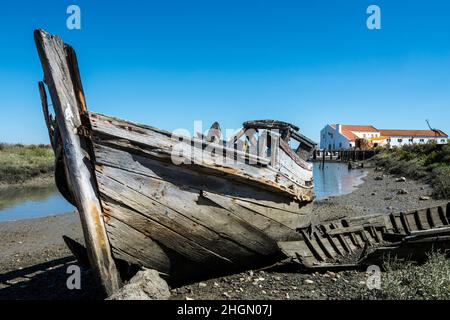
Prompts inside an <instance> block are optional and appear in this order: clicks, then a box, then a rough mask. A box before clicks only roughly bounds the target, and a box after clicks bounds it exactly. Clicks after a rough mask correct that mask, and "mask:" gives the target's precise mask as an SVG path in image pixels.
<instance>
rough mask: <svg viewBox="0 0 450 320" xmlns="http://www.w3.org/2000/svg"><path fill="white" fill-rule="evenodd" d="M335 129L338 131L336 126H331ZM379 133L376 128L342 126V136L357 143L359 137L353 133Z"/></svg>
mask: <svg viewBox="0 0 450 320" xmlns="http://www.w3.org/2000/svg"><path fill="white" fill-rule="evenodd" d="M330 126H331V127H332V128H333V129H336V125H335V124H331V125H330ZM352 131H353V132H379V130H378V129H377V128H375V127H374V126H359V125H348V124H342V125H341V132H342V134H343V135H344V136H345V137H347V139H349V140H350V141H355V140H356V139H357V138H358V137H357V136H356V135H355V134H354V133H353V132H352Z"/></svg>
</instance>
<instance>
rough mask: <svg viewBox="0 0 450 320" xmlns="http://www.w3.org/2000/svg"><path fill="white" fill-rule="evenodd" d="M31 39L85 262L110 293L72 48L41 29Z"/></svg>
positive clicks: (115, 280) (113, 281) (111, 266)
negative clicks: (81, 132) (85, 253)
mask: <svg viewBox="0 0 450 320" xmlns="http://www.w3.org/2000/svg"><path fill="white" fill-rule="evenodd" d="M34 38H35V41H36V46H37V49H38V53H39V57H40V59H41V63H42V67H43V70H44V82H45V83H46V84H47V86H48V89H49V92H50V96H51V99H52V102H53V108H54V110H55V114H56V121H57V124H58V129H59V132H60V134H61V141H62V145H63V149H64V161H65V164H66V166H67V169H68V170H67V171H68V178H69V180H70V181H71V184H72V186H73V190H72V191H73V194H74V196H75V202H76V205H77V208H78V211H79V213H80V218H81V224H82V227H83V233H84V237H85V243H86V246H87V249H88V255H89V261H90V264H91V266H92V267H93V268H94V270H95V274H96V275H97V277H98V278H99V280H100V283H101V285H102V288H103V290H104V292H105V293H106V294H107V295H110V294H112V293H113V292H115V291H117V290H118V289H119V287H120V277H119V274H118V271H117V269H116V266H115V263H114V260H113V257H112V254H111V248H110V244H109V241H108V237H107V233H106V229H105V225H104V221H103V217H102V209H101V206H100V202H99V199H98V195H97V194H98V192H97V186H96V182H95V174H94V172H93V166H92V159H91V155H90V154H89V151H88V145H89V141H86V140H87V139H85V138H84V137H82V136H80V135H78V130H79V129H80V128H81V126H82V121H81V116H80V112H82V111H84V110H85V102H84V97H83V98H82V99H81V96H80V93H81V94H82V89H81V87H80V83H81V82H80V81H79V76H77V75H76V74H75V75H74V70H76V65H75V68H74V67H73V66H71V65H70V63H69V61H68V60H70V62H72V63H73V59H74V54H73V50H72V49H68V48H70V47H68V46H66V45H65V44H64V43H63V41H62V40H61V39H60V38H59V37H54V36H51V35H50V34H48V33H46V32H45V31H43V30H36V31H35V32H34ZM74 76H75V79H74ZM77 77H78V78H77Z"/></svg>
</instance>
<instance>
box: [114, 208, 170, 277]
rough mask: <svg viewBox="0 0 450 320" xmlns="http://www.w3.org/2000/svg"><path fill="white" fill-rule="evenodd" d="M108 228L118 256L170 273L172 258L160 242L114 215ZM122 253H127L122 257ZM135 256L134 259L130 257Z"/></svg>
mask: <svg viewBox="0 0 450 320" xmlns="http://www.w3.org/2000/svg"><path fill="white" fill-rule="evenodd" d="M107 230H108V234H109V239H110V241H111V245H112V247H113V248H115V249H116V250H117V252H116V256H117V258H120V259H123V260H125V261H129V260H131V261H129V262H131V263H135V264H138V265H141V266H144V267H147V268H152V269H156V270H158V271H160V272H163V273H166V274H169V273H170V268H171V264H170V258H169V257H168V256H167V254H166V252H165V251H164V250H163V249H162V248H161V247H160V245H159V244H158V243H156V242H155V241H153V240H152V239H151V238H149V237H147V236H145V235H144V234H142V233H141V232H138V231H137V230H135V229H133V228H132V227H130V226H128V225H127V224H125V223H123V222H121V221H120V220H117V219H116V218H114V217H110V218H108V223H107ZM122 253H126V255H124V256H123V257H122ZM130 257H133V259H130Z"/></svg>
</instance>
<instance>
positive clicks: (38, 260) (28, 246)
mask: <svg viewBox="0 0 450 320" xmlns="http://www.w3.org/2000/svg"><path fill="white" fill-rule="evenodd" d="M367 171H368V174H367V176H366V177H365V178H364V180H365V182H364V183H363V184H361V185H360V186H359V187H358V188H357V189H356V190H355V191H354V192H352V193H351V194H347V195H344V196H340V197H333V198H329V199H325V200H322V201H317V202H314V203H312V204H311V205H309V206H307V207H306V208H305V210H306V211H309V212H312V213H314V215H315V216H316V217H317V219H322V220H323V219H329V218H337V217H344V216H353V215H361V214H376V213H388V212H392V211H398V210H406V209H413V208H421V207H426V206H432V205H437V204H443V203H446V202H448V200H427V201H421V200H419V198H420V197H421V196H427V195H430V194H431V192H432V190H431V188H430V187H429V186H427V185H425V184H423V183H420V182H417V181H410V180H407V181H406V182H395V178H396V177H393V176H388V175H385V176H384V177H383V180H379V181H378V180H375V177H376V176H382V175H383V172H376V171H374V169H373V168H367ZM399 189H404V190H406V191H407V194H397V191H398V190H399ZM62 235H68V236H69V237H71V238H74V239H77V240H79V241H80V242H82V234H81V226H80V222H79V218H78V216H77V214H74V213H67V214H62V215H58V216H52V217H46V218H40V219H32V220H21V221H17V222H5V223H0V299H91V298H99V297H100V295H99V291H98V288H97V287H96V285H95V282H94V281H93V278H92V275H91V274H90V272H89V271H86V270H85V271H83V277H82V283H81V286H82V288H81V290H69V289H67V287H66V279H67V277H68V275H67V274H66V270H67V266H68V265H70V264H72V263H76V261H75V259H74V257H73V256H72V255H71V253H70V251H69V250H68V249H67V248H66V247H65V245H64V243H63V240H62ZM366 277H367V276H366V274H365V273H360V272H356V271H351V272H341V273H339V274H333V273H330V274H322V275H320V274H313V275H310V274H298V273H264V272H263V273H261V272H255V273H249V272H246V273H242V274H237V275H233V276H228V277H224V278H220V279H211V280H208V281H205V282H202V283H200V284H191V285H187V286H184V287H181V288H175V289H173V290H172V292H173V298H174V299H185V298H186V297H189V298H192V299H358V298H364V297H368V296H370V292H368V291H367V289H365V285H364V283H365V280H366ZM261 279H262V280H261Z"/></svg>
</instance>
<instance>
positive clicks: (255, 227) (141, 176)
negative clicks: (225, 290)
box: [89, 113, 313, 281]
mask: <svg viewBox="0 0 450 320" xmlns="http://www.w3.org/2000/svg"><path fill="white" fill-rule="evenodd" d="M89 116H90V120H91V126H92V131H91V133H90V136H91V139H92V142H93V150H94V154H95V172H96V179H97V183H98V189H99V193H100V199H101V203H102V208H103V213H104V217H105V223H106V230H107V232H108V236H109V240H110V243H111V247H112V250H113V254H114V257H115V258H116V259H120V260H124V261H127V262H128V263H132V264H137V265H142V266H145V267H147V268H152V269H156V270H158V271H160V272H161V273H163V274H165V275H166V276H167V277H168V278H171V279H173V280H175V281H177V280H180V279H184V280H186V279H193V278H197V277H205V276H210V275H218V274H226V273H230V272H235V271H238V270H243V269H246V268H255V267H260V266H266V265H270V264H272V263H275V262H277V261H280V260H282V259H284V258H286V256H285V255H284V254H283V253H282V251H281V250H280V248H279V246H278V244H277V243H278V242H279V241H298V240H301V239H302V236H301V234H300V233H298V232H296V231H295V230H296V229H297V228H300V227H304V226H305V225H307V224H308V223H309V218H310V217H309V216H307V215H304V214H301V213H300V208H301V207H302V206H303V205H304V204H305V203H307V202H308V201H305V200H303V201H299V200H298V199H296V198H295V196H294V195H293V194H292V193H291V191H292V189H289V188H286V189H283V188H280V187H279V185H276V184H275V183H270V181H269V180H270V178H271V175H273V176H274V169H273V168H268V167H257V166H251V165H249V164H245V163H240V164H239V168H236V164H232V165H229V166H228V167H227V165H226V164H224V163H220V161H221V160H222V158H221V157H215V155H214V154H209V155H208V158H207V159H205V155H204V154H203V155H202V156H203V158H202V159H201V160H202V162H200V161H199V159H196V158H195V156H196V155H195V154H194V155H193V158H192V159H191V160H192V163H191V164H181V165H177V164H174V163H173V162H172V161H171V158H170V153H171V150H170V148H171V146H173V144H174V141H173V140H171V138H170V137H169V136H168V135H167V134H165V133H164V132H163V131H160V130H158V129H153V128H151V127H146V126H141V125H138V124H134V123H131V122H126V121H123V120H120V119H114V118H111V117H107V116H103V115H98V114H95V113H90V114H89ZM131 133H132V134H131ZM203 164H206V165H203ZM255 167H256V169H257V170H255V171H254V172H258V173H259V174H260V179H261V181H263V182H261V183H259V184H258V183H257V182H258V181H257V180H256V173H255V174H254V175H253V177H254V179H253V180H252V179H249V177H248V176H247V177H243V176H241V175H239V174H233V173H230V172H231V171H230V169H233V170H235V171H232V172H236V171H238V169H239V170H240V171H241V172H245V173H247V174H250V175H251V174H252V171H251V170H250V168H255ZM307 174H309V173H306V176H307ZM274 179H275V178H274ZM311 179H312V177H311ZM278 181H279V180H278ZM297 192H298V190H297ZM303 197H304V198H305V199H306V198H307V197H309V198H311V199H312V197H313V194H312V189H311V188H305V189H304V193H303Z"/></svg>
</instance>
